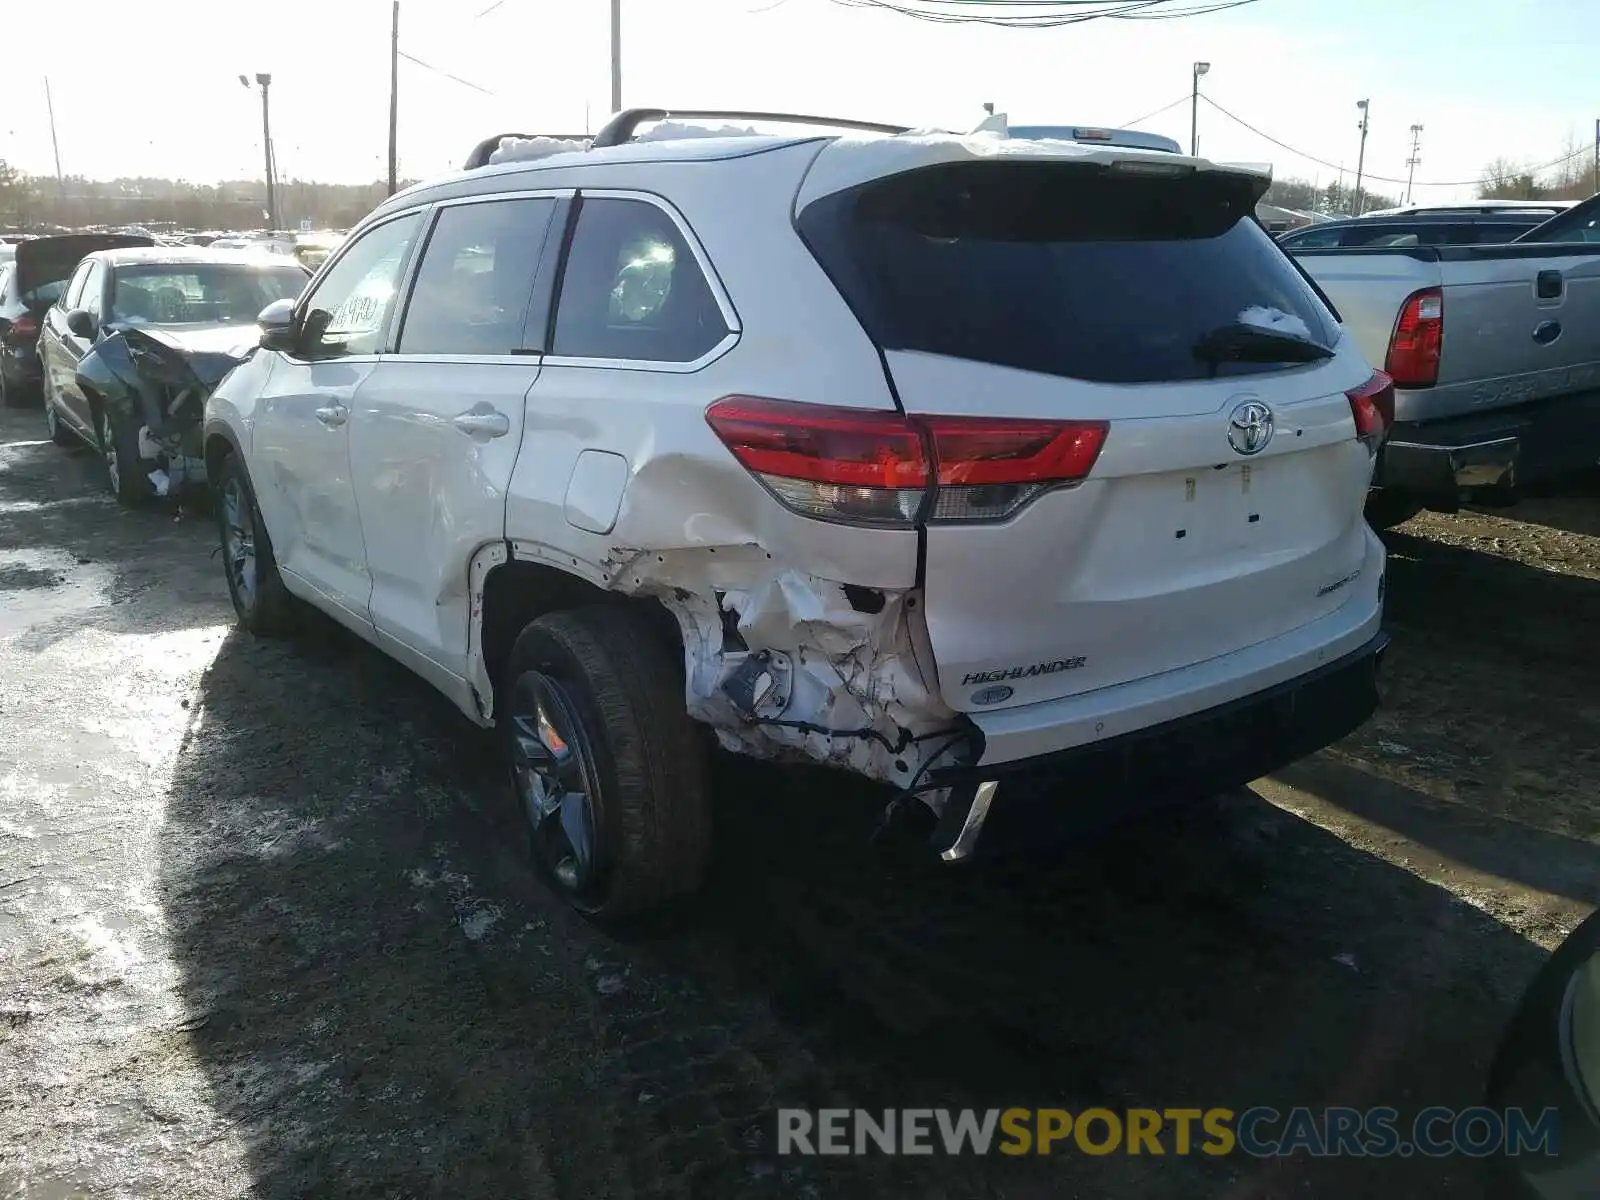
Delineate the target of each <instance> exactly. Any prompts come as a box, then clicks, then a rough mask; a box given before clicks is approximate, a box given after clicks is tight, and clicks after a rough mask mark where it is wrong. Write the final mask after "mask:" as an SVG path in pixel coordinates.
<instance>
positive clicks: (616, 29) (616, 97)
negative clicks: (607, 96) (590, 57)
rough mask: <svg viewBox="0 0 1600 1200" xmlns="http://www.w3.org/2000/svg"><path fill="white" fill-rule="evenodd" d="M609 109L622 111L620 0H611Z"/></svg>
mask: <svg viewBox="0 0 1600 1200" xmlns="http://www.w3.org/2000/svg"><path fill="white" fill-rule="evenodd" d="M611 111H612V112H614V113H615V112H621V111H622V0H611Z"/></svg>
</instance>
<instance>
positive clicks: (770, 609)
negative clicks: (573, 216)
mask: <svg viewBox="0 0 1600 1200" xmlns="http://www.w3.org/2000/svg"><path fill="white" fill-rule="evenodd" d="M739 354H740V348H739V347H737V346H736V347H735V348H734V349H733V350H732V351H731V352H730V353H729V354H728V355H727V356H726V357H725V358H723V359H720V360H718V361H716V362H714V363H712V364H711V365H710V366H708V367H706V368H704V369H703V370H701V371H697V372H693V373H681V374H673V373H665V372H664V373H660V374H657V373H653V372H647V371H626V370H615V371H604V372H601V371H595V370H592V369H588V368H583V367H577V366H563V365H559V364H551V363H547V364H546V365H545V367H544V369H543V371H542V372H541V374H540V377H539V381H538V383H537V384H536V385H535V386H534V387H533V388H532V389H531V390H530V392H529V394H528V403H527V414H526V430H525V433H524V437H523V440H522V449H521V453H520V455H519V457H518V460H517V465H516V468H515V470H514V472H513V478H512V483H511V487H510V495H509V499H508V503H507V535H508V538H509V539H510V540H511V542H512V551H513V554H514V555H515V556H516V557H518V558H523V559H530V560H535V561H539V562H543V563H547V564H550V565H553V566H557V567H560V568H561V569H563V570H566V571H569V572H571V573H573V574H577V575H580V576H582V577H583V578H585V579H587V580H589V581H590V582H591V583H594V584H595V585H597V586H599V587H602V588H605V589H607V590H611V591H617V592H622V593H626V594H630V595H643V596H650V597H653V598H655V599H657V600H658V601H659V602H660V603H661V604H662V605H664V606H665V607H666V608H667V609H668V610H669V611H670V612H672V614H673V615H674V617H675V618H676V619H677V623H678V626H679V629H680V630H681V632H682V634H683V641H684V647H685V666H686V675H687V679H686V693H687V696H686V698H687V702H688V707H689V710H690V712H691V714H692V715H693V716H695V717H696V718H697V719H699V720H701V721H704V722H706V723H708V724H710V725H712V726H713V727H714V728H715V729H716V730H717V733H718V735H719V738H720V740H721V741H722V742H723V744H724V745H726V746H727V747H729V748H730V749H737V750H740V751H742V752H744V753H748V754H754V755H758V756H764V757H772V756H777V755H784V754H788V755H798V756H803V757H809V758H812V759H816V760H819V761H822V762H826V763H831V764H834V765H838V766H844V767H848V768H849V769H852V770H854V771H857V772H859V773H862V774H866V775H869V776H871V777H873V778H877V779H882V780H887V781H891V782H899V783H904V782H905V781H906V780H907V779H908V778H909V777H910V775H911V774H912V773H914V772H915V771H916V769H917V767H918V766H919V765H920V761H921V757H922V752H923V750H924V749H926V748H928V747H932V748H934V749H937V748H938V747H939V746H940V744H941V743H940V740H938V739H935V740H932V741H930V742H926V743H920V744H919V743H914V742H912V741H911V740H910V739H912V738H914V737H920V736H924V735H927V734H930V733H937V732H938V731H940V730H942V729H949V728H953V727H955V726H956V722H957V720H958V719H957V718H956V717H955V715H954V714H953V713H952V712H951V711H950V710H949V709H948V708H947V707H946V705H945V704H944V702H943V701H942V700H941V699H939V696H938V688H937V681H936V679H935V677H934V673H933V669H932V664H931V662H929V661H928V660H927V658H926V655H925V654H924V655H923V656H920V657H919V655H918V654H917V645H918V642H919V640H920V641H921V642H922V644H923V645H924V646H925V645H926V639H925V636H922V631H921V620H922V615H921V609H920V597H919V596H918V594H917V592H916V584H917V534H916V532H915V531H914V530H910V529H870V528H860V527H855V526H848V525H836V524H830V523H827V522H822V521H817V520H813V519H810V518H806V517H801V516H799V515H797V514H795V513H793V512H790V511H789V510H788V509H786V508H784V507H783V506H782V505H780V504H779V503H778V502H777V501H776V500H775V499H774V498H773V497H772V496H771V495H770V494H769V493H768V492H767V491H766V489H765V488H764V487H763V486H762V485H761V484H760V482H758V481H757V480H756V479H755V478H754V477H753V476H752V475H751V474H750V473H749V472H748V471H746V470H745V469H744V468H743V467H742V466H740V465H739V463H738V462H737V461H736V460H735V459H734V458H733V455H732V454H731V453H730V452H729V451H728V450H727V448H726V447H725V446H723V444H722V443H721V441H720V440H719V439H718V438H717V436H716V434H715V433H714V432H713V431H712V430H711V428H710V426H709V425H708V424H707V423H706V420H705V409H706V407H707V406H708V405H709V404H711V403H712V402H713V401H714V400H716V399H717V398H719V397H721V396H724V395H728V394H732V393H734V392H736V391H738V390H740V388H739V382H740V381H741V379H742V377H741V375H740V373H739V368H738V356H739ZM880 379H881V376H880ZM593 450H600V451H605V452H607V453H610V454H614V455H617V456H620V457H621V458H622V459H624V460H625V461H626V462H627V464H628V466H627V471H626V472H625V473H619V475H618V480H619V483H620V486H621V489H622V494H621V496H620V498H619V502H618V507H617V518H616V522H615V524H614V526H613V527H612V529H611V531H610V532H609V533H605V534H600V533H594V532H590V531H588V530H585V529H580V528H578V527H577V526H576V525H574V524H572V523H571V521H570V520H569V513H570V512H572V511H577V510H587V509H590V508H593V507H595V505H596V503H597V501H596V499H595V498H594V497H593V496H590V495H587V494H586V495H585V496H584V504H582V505H576V506H575V505H572V504H570V503H569V500H570V499H571V498H570V497H569V488H570V486H571V485H572V482H573V480H574V470H575V467H576V465H577V463H578V460H579V456H580V455H582V454H583V453H584V452H585V451H593ZM580 481H582V482H580V486H582V487H585V488H587V487H589V482H588V481H585V480H584V477H582V476H581V475H580ZM845 585H852V587H853V588H859V589H863V591H864V592H870V593H873V594H872V595H867V596H865V597H864V598H863V593H862V592H855V593H854V595H855V596H856V598H857V600H858V601H863V606H864V607H868V608H870V607H873V606H877V605H878V604H879V602H880V601H881V607H879V610H878V611H876V612H871V611H860V610H858V608H857V607H856V606H855V605H854V604H852V600H851V596H850V594H847V592H846V590H845ZM734 629H736V630H737V635H736V636H730V631H731V630H734ZM741 640H742V642H743V645H740V644H739V643H740V641H741ZM760 650H770V651H774V652H776V653H778V654H781V655H782V656H784V659H785V662H786V664H787V667H788V669H790V677H789V680H788V682H789V695H788V697H787V700H788V702H787V704H786V705H785V706H784V707H783V708H782V710H781V711H778V712H773V713H764V714H762V715H763V716H764V717H767V718H768V720H767V721H764V722H761V723H757V722H752V721H751V720H749V719H748V717H747V714H744V713H741V712H740V710H739V709H738V707H737V706H736V705H735V704H734V703H733V702H732V701H731V700H730V699H729V698H728V697H727V696H726V695H725V694H724V693H723V692H722V690H721V688H722V684H723V683H724V682H725V681H726V680H727V678H728V676H729V675H730V674H731V673H732V672H733V671H734V670H736V669H737V668H738V666H739V665H740V664H741V663H742V662H743V661H744V657H745V655H746V654H747V653H748V652H755V651H760ZM773 721H782V722H787V723H788V724H775V723H772V722H773ZM801 726H803V727H804V728H802V727H801ZM866 729H872V730H873V731H875V733H874V735H870V736H869V735H864V734H862V732H861V731H863V730H866ZM819 730H835V731H851V732H852V734H853V736H845V737H840V736H834V737H829V736H828V735H826V734H825V733H821V732H818V731H819Z"/></svg>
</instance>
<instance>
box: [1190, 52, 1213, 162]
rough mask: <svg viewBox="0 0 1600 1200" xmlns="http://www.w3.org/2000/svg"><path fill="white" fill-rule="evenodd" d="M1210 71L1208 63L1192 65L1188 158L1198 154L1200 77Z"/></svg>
mask: <svg viewBox="0 0 1600 1200" xmlns="http://www.w3.org/2000/svg"><path fill="white" fill-rule="evenodd" d="M1209 70H1211V64H1210V63H1208V62H1197V63H1195V64H1194V74H1193V76H1192V78H1191V80H1190V82H1191V83H1192V84H1193V87H1192V88H1191V90H1190V92H1189V157H1190V158H1197V157H1199V154H1200V76H1202V75H1204V74H1205V73H1206V72H1207V71H1209Z"/></svg>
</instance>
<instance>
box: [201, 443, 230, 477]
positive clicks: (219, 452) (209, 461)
mask: <svg viewBox="0 0 1600 1200" xmlns="http://www.w3.org/2000/svg"><path fill="white" fill-rule="evenodd" d="M232 453H233V443H232V442H230V441H229V440H228V439H227V438H225V437H223V436H222V435H221V434H220V433H213V434H212V435H211V436H210V437H208V438H207V439H206V446H205V459H206V478H207V479H215V478H216V477H217V472H218V471H220V470H221V469H222V460H223V459H225V458H227V457H228V455H230V454H232Z"/></svg>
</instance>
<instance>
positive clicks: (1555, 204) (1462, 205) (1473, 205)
mask: <svg viewBox="0 0 1600 1200" xmlns="http://www.w3.org/2000/svg"><path fill="white" fill-rule="evenodd" d="M1575 204H1577V201H1576V200H1441V201H1439V202H1437V203H1434V204H1406V205H1402V206H1400V207H1399V208H1380V209H1375V210H1374V211H1372V212H1366V213H1362V214H1361V215H1360V216H1359V217H1352V218H1350V219H1351V220H1354V221H1365V220H1367V219H1368V218H1370V217H1409V216H1425V215H1433V214H1437V215H1440V216H1461V215H1465V214H1471V213H1478V214H1482V215H1484V216H1492V215H1494V214H1496V213H1515V212H1532V213H1558V212H1565V211H1566V210H1567V209H1569V208H1571V207H1573V206H1574V205H1575Z"/></svg>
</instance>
